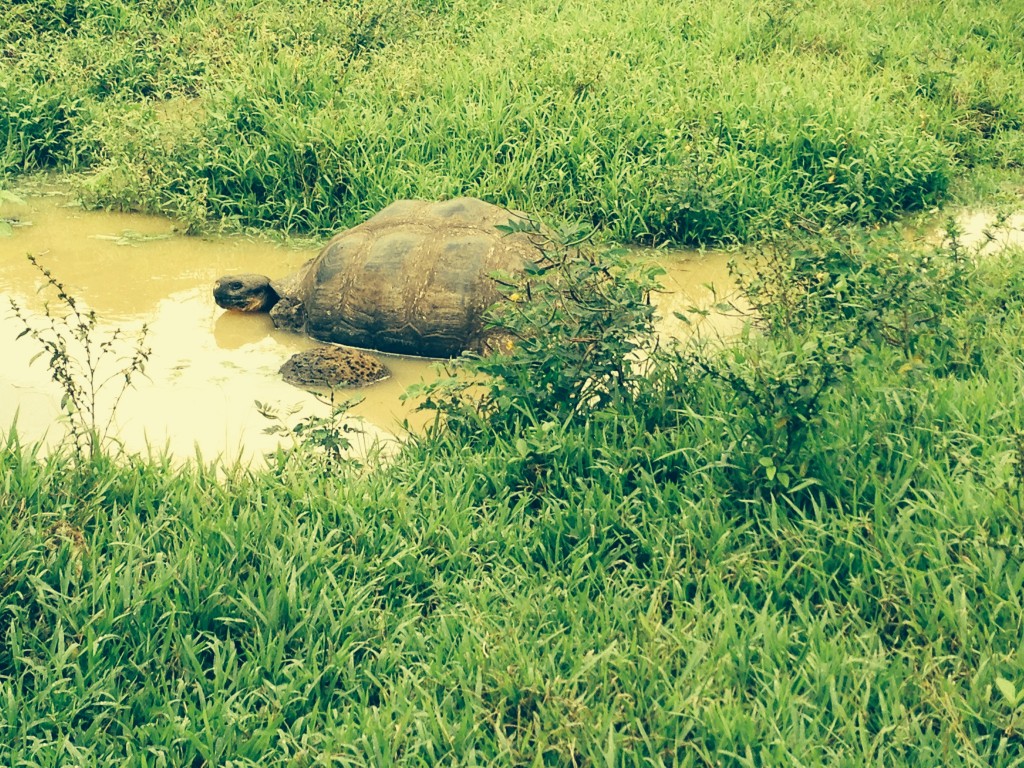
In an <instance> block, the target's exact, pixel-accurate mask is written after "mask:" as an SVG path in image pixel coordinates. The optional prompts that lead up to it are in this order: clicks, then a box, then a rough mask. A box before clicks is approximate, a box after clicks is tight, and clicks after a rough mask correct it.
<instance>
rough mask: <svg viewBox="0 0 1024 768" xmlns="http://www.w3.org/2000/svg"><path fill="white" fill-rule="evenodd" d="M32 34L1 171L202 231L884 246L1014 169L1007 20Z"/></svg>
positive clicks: (409, 19) (501, 12)
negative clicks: (432, 224) (826, 241)
mask: <svg viewBox="0 0 1024 768" xmlns="http://www.w3.org/2000/svg"><path fill="white" fill-rule="evenodd" d="M47 7H48V8H51V11H50V12H49V13H48V14H47V13H42V12H40V13H35V14H30V13H28V12H27V11H26V8H28V6H26V5H24V4H12V5H10V6H9V7H8V9H7V10H6V12H5V17H6V20H7V21H8V24H7V27H6V29H7V32H6V35H5V38H4V39H5V40H6V50H8V51H9V55H8V56H7V57H6V59H5V60H4V64H2V65H0V101H3V100H6V102H7V103H8V104H10V105H12V106H10V107H9V108H8V109H7V110H4V111H3V112H2V113H0V148H2V147H3V144H4V142H3V141H2V138H3V137H4V136H5V135H6V136H7V142H6V149H4V150H3V151H2V152H0V160H2V162H0V165H2V167H3V168H5V169H7V170H8V171H9V172H17V171H21V170H31V169H35V168H47V167H62V168H66V169H71V170H80V171H85V172H88V173H89V177H88V179H87V180H86V181H85V183H84V185H83V194H84V195H85V196H86V197H87V199H89V200H91V201H93V202H94V203H96V204H100V205H114V206H123V207H130V208H142V209H145V210H160V211H164V212H168V213H171V214H172V215H176V216H179V217H181V218H183V219H185V220H186V221H187V222H188V223H189V224H190V225H192V226H194V227H200V226H202V225H203V224H204V222H206V221H207V219H208V218H215V219H228V220H230V221H236V222H238V223H241V224H243V225H247V226H258V227H277V228H284V229H289V230H311V231H314V232H317V233H320V234H326V233H328V232H331V231H335V230H337V229H339V228H341V227H343V226H348V225H351V224H353V223H355V222H357V221H359V220H361V219H362V218H365V217H366V216H367V215H369V214H371V213H373V212H376V211H377V210H380V209H381V208H383V207H384V206H385V205H387V204H388V203H390V202H391V201H393V200H394V199H396V198H399V197H423V198H430V199H433V198H440V197H446V196H453V195H459V194H472V195H477V196H480V197H484V198H486V199H489V200H491V201H494V202H497V203H501V204H507V205H510V206H514V207H518V208H520V209H525V210H529V211H534V212H539V213H542V214H543V215H545V216H547V217H549V218H560V217H561V218H569V219H581V220H583V221H585V222H588V223H590V224H593V225H596V226H598V227H600V228H601V229H602V230H603V231H604V232H605V233H606V235H607V236H608V237H611V238H614V239H618V240H620V241H633V242H637V241H651V242H663V241H675V242H681V243H714V242H722V241H731V240H748V239H757V238H758V237H759V236H760V235H761V234H763V231H764V229H765V228H766V227H770V228H777V227H779V226H784V225H786V224H792V223H794V222H796V223H805V222H808V221H809V222H814V223H821V222H823V221H826V220H832V221H835V220H838V221H853V222H860V223H868V222H873V221H877V220H880V219H881V220H885V219H891V218H892V217H894V216H897V215H899V214H900V213H902V212H905V211H913V210H918V209H922V208H928V207H931V206H933V205H935V204H937V203H940V202H941V201H943V200H944V199H946V198H947V196H948V194H949V190H950V188H951V185H954V184H959V183H961V182H963V183H964V184H963V186H964V187H965V188H969V187H970V186H971V182H970V179H972V178H973V177H974V175H976V174H982V175H983V176H984V175H985V174H989V173H992V172H995V173H1004V174H1011V176H1012V177H1013V178H1017V177H1016V176H1013V174H1018V173H1019V169H1020V167H1021V162H1022V159H1024V145H1022V140H1021V135H1022V133H1021V127H1022V125H1024V102H1022V97H1021V96H1020V94H1019V88H1018V87H1017V84H1018V81H1019V72H1020V69H1021V66H1022V65H1024V50H1022V47H1021V42H1020V35H1019V34H1018V32H1019V29H1020V25H1021V22H1022V19H1024V8H1022V7H1021V5H1020V3H1017V2H1005V3H987V2H977V1H972V0H953V1H952V2H949V3H944V4H942V5H941V6H936V5H935V4H933V3H925V2H906V3H899V4H882V5H879V4H875V3H865V2H863V1H862V0H848V1H847V2H842V3H816V2H809V1H807V0H805V1H804V2H798V3H782V2H777V3H767V4H765V3H757V4H754V3H750V2H749V1H748V0H728V1H727V2H716V3H711V2H698V3H689V4H686V5H683V6H679V5H678V4H665V3H660V2H654V1H653V0H602V2H599V3H593V2H587V3H580V2H567V3H560V4H557V5H555V6H552V5H551V4H550V3H537V2H532V1H531V0H517V1H516V2H503V3H480V2H475V1H474V0H461V1H458V0H452V2H446V3H425V2H419V1H417V0H402V1H400V2H388V3H384V2H376V1H373V2H365V3H337V4H310V3H306V2H295V1H289V0H276V1H275V2H267V3H254V2H251V0H238V1H236V2H231V3H213V2H208V1H207V0H196V1H195V2H189V3H167V2H162V1H161V0H150V1H149V2H145V3H126V2H120V1H119V2H112V3H105V4H90V3H84V4H81V3H76V4H72V3H62V2H52V3H49V4H48V5H47ZM172 11H173V12H172ZM2 26H3V25H2V24H0V28H2Z"/></svg>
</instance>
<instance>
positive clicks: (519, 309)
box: [412, 221, 660, 429]
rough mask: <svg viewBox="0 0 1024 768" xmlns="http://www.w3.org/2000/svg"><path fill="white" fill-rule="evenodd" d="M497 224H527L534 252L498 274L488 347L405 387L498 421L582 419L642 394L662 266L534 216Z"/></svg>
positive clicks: (449, 410) (433, 403)
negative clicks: (518, 267) (449, 371)
mask: <svg viewBox="0 0 1024 768" xmlns="http://www.w3.org/2000/svg"><path fill="white" fill-rule="evenodd" d="M502 229H504V230H505V231H506V232H527V233H530V234H531V235H532V236H533V237H534V238H535V240H536V243H537V245H538V248H539V250H540V256H539V257H538V258H537V259H536V260H535V261H534V262H532V263H528V264H527V265H526V267H525V270H524V271H523V272H522V273H519V274H501V275H498V276H496V280H497V282H498V286H499V289H500V291H501V293H502V297H503V298H502V300H501V301H499V302H498V303H497V304H495V305H494V306H493V307H492V308H491V309H490V310H489V312H488V314H487V322H488V326H489V327H490V329H491V331H492V342H491V347H490V349H489V350H488V351H487V353H486V354H483V355H464V356H463V357H462V358H460V359H459V360H458V361H457V362H456V363H455V368H456V370H458V371H459V373H460V376H459V377H458V378H456V379H447V380H444V379H443V380H441V381H440V382H438V383H436V384H429V385H426V386H424V387H421V388H416V389H414V390H412V393H413V394H415V395H419V396H425V397H426V401H425V405H426V406H427V407H431V408H436V409H438V410H439V411H441V412H442V413H444V414H445V415H446V416H447V417H448V418H449V419H452V418H453V417H454V418H459V417H463V418H464V417H466V416H467V415H468V414H469V412H472V413H473V414H474V416H475V419H482V420H483V421H485V422H487V423H488V424H490V425H491V427H493V428H498V429H502V428H511V427H512V425H514V424H518V423H521V422H527V423H529V422H533V423H539V422H544V421H549V420H554V421H555V422H559V423H564V422H571V421H575V420H586V419H587V418H588V417H589V415H590V414H592V413H594V412H597V411H601V410H605V409H609V410H615V409H619V408H622V407H624V406H625V404H626V403H630V402H633V401H634V400H635V399H637V398H639V397H642V394H643V390H644V383H645V381H646V380H645V373H646V371H647V370H648V367H649V365H650V363H651V359H652V356H653V355H654V354H655V349H656V340H655V336H654V325H653V323H654V308H653V306H652V305H651V303H650V301H649V297H650V292H651V291H652V290H654V289H655V288H656V287H657V282H656V276H657V274H658V273H659V272H660V269H659V268H657V267H653V266H649V265H643V264H638V263H637V262H636V260H635V259H631V258H629V256H628V254H627V253H626V252H625V251H623V250H620V249H612V250H603V251H602V250H597V249H594V248H592V247H589V246H587V245H586V244H585V242H584V239H583V238H582V237H581V233H580V232H574V233H562V234H552V233H549V232H547V231H546V230H543V229H542V228H541V227H540V226H539V225H538V224H537V223H536V222H532V221H510V222H509V224H508V225H507V226H505V227H502ZM481 389H482V390H483V392H482V393H481V391H480V390H481Z"/></svg>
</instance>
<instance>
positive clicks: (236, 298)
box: [213, 275, 281, 312]
mask: <svg viewBox="0 0 1024 768" xmlns="http://www.w3.org/2000/svg"><path fill="white" fill-rule="evenodd" d="M280 298H281V297H280V296H279V295H278V293H277V291H275V290H274V289H273V288H272V287H271V285H270V278H269V277H266V276H264V275H225V276H224V277H222V278H220V279H219V280H218V281H217V284H216V285H215V286H214V287H213V300H214V301H216V302H217V305H218V306H221V307H224V309H233V310H235V311H236V312H268V311H270V308H271V307H273V306H274V305H275V304H276V303H277V302H278V300H279V299H280Z"/></svg>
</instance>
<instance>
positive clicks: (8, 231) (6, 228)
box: [0, 221, 14, 237]
mask: <svg viewBox="0 0 1024 768" xmlns="http://www.w3.org/2000/svg"><path fill="white" fill-rule="evenodd" d="M13 234H14V227H12V226H11V225H10V223H9V222H6V221H0V237H11V236H12V235H13Z"/></svg>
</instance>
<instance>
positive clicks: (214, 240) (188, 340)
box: [0, 192, 730, 461]
mask: <svg viewBox="0 0 1024 768" xmlns="http://www.w3.org/2000/svg"><path fill="white" fill-rule="evenodd" d="M0 220H2V221H5V222H7V223H8V224H9V225H10V226H7V227H4V228H3V231H0V360H2V363H0V428H3V429H6V428H7V427H8V426H10V425H11V424H12V423H15V422H16V425H17V430H18V433H19V435H20V436H21V438H22V439H23V440H24V441H26V442H35V441H43V442H44V443H48V444H53V443H55V442H57V441H59V440H60V439H61V437H62V436H63V435H64V430H65V427H64V425H63V423H62V422H61V411H60V396H61V391H60V389H59V388H58V387H57V385H56V384H54V382H53V381H52V380H51V372H50V368H49V365H48V362H49V358H48V356H46V355H43V356H40V357H38V358H37V359H35V360H34V361H33V358H34V357H35V356H36V355H37V353H38V352H39V351H40V348H39V345H38V343H37V342H35V341H34V340H33V339H31V338H30V337H28V336H25V337H22V338H21V339H18V338H17V337H18V336H19V334H20V333H21V332H22V331H23V330H24V325H23V324H22V322H21V321H20V320H18V319H17V318H16V317H15V316H14V315H13V313H12V312H11V311H10V310H9V306H10V300H12V299H13V300H14V301H15V302H17V303H18V304H19V305H20V306H21V307H23V308H24V310H25V311H26V312H27V313H28V318H29V320H30V322H32V323H33V324H36V325H39V324H42V323H44V322H45V317H44V316H43V314H42V312H43V306H44V303H45V302H47V301H49V303H50V306H51V311H52V312H53V314H57V315H63V314H66V309H65V308H63V307H61V306H60V305H59V302H57V301H56V300H55V298H54V296H53V293H52V291H41V289H42V288H43V287H44V284H45V281H44V279H43V277H42V275H41V274H40V273H39V272H38V270H37V269H36V268H34V267H33V266H32V265H31V264H30V263H29V261H28V259H27V258H26V255H27V254H33V255H35V256H37V257H38V258H39V260H40V262H41V263H42V264H43V265H45V266H46V267H47V268H48V269H50V270H51V271H52V273H53V274H54V276H55V277H56V278H57V279H59V280H60V281H61V282H62V283H63V284H64V285H65V286H66V287H67V289H68V292H69V293H70V294H71V295H72V296H74V297H76V298H77V299H78V300H79V301H80V302H81V304H82V306H83V307H87V308H89V309H92V310H94V311H95V312H96V314H97V316H98V317H99V318H100V321H101V323H100V331H101V332H102V333H101V336H100V338H101V339H102V338H103V334H107V333H109V332H110V331H111V330H113V329H115V328H119V329H121V330H122V331H124V332H125V333H126V334H127V336H128V338H129V339H130V337H131V335H132V333H135V332H137V331H138V330H139V329H140V328H141V327H142V325H143V324H145V325H146V326H147V327H148V336H147V344H148V345H149V347H150V348H151V350H152V353H151V356H150V358H149V361H148V363H147V366H146V376H145V377H144V378H137V379H136V381H135V384H134V386H133V387H132V388H131V389H129V390H128V391H126V392H125V394H124V396H123V397H122V399H121V401H120V402H119V403H118V406H117V409H116V412H115V420H114V422H113V423H112V425H111V430H110V433H111V434H113V435H115V436H116V437H117V439H118V440H120V441H121V442H122V443H123V444H124V445H125V447H126V448H127V449H128V450H129V451H132V452H145V451H146V450H148V448H149V447H152V448H153V449H154V450H158V451H159V450H164V449H166V450H167V451H168V452H169V453H170V454H171V455H172V456H176V457H186V458H187V457H191V456H194V455H195V454H196V451H197V450H198V451H199V452H200V454H201V455H202V457H203V458H204V459H207V460H209V459H213V458H216V457H224V458H225V459H228V460H234V459H235V458H239V459H242V460H243V461H251V460H252V459H253V458H256V457H260V456H262V455H264V454H265V453H267V452H269V451H271V450H273V448H274V447H275V445H277V444H278V443H279V441H280V440H281V438H280V437H275V436H270V435H267V434H264V429H265V428H266V427H267V426H268V424H269V423H268V422H267V420H266V419H265V418H264V417H263V416H261V415H260V414H259V412H258V410H257V408H256V405H255V402H256V401H261V402H263V403H268V404H270V405H272V406H275V407H278V408H279V409H281V410H282V411H289V410H292V409H296V408H297V409H299V410H298V412H297V413H295V414H294V415H292V416H289V417H288V419H289V422H294V420H296V419H298V418H301V417H302V416H304V415H309V414H313V413H326V412H327V408H326V406H324V405H322V404H321V403H319V402H317V401H316V399H315V398H314V397H313V396H312V395H310V394H309V393H306V392H303V391H302V390H300V389H297V388H295V387H292V386H290V385H289V384H286V383H285V382H284V381H282V380H281V378H280V376H279V374H278V369H279V368H280V366H281V364H282V363H283V362H284V361H285V360H287V359H288V357H289V356H290V355H292V354H294V353H295V352H298V351H301V350H304V349H308V348H310V347H311V346H313V345H315V344H316V342H314V341H312V340H310V339H308V338H306V337H305V336H302V335H298V334H293V333H288V332H284V331H278V330H276V329H274V328H273V326H272V325H271V323H270V319H269V317H268V316H266V315H245V314H239V313H233V312H225V311H224V310H222V309H220V308H219V307H218V306H216V304H215V303H214V301H213V297H212V294H211V289H212V286H213V284H214V281H215V280H216V279H217V278H218V277H220V276H221V275H224V274H229V273H232V272H257V273H262V274H267V275H271V276H282V275H286V274H288V273H289V272H291V271H292V270H294V269H296V268H298V267H299V266H301V265H302V264H303V263H304V262H305V261H307V260H308V259H310V258H312V257H313V256H314V255H316V253H317V251H318V245H317V244H313V243H309V244H306V246H305V247H300V246H295V245H286V244H282V243H280V242H274V241H270V240H261V239H256V238H249V237H242V236H230V237H203V238H199V237H186V236H184V235H182V234H180V233H178V232H177V231H176V230H175V227H174V223H173V222H172V221H170V220H168V219H164V218H161V217H158V216H143V215H138V214H124V213H112V212H104V211H85V210H83V209H82V208H81V207H79V206H77V205H75V204H74V201H73V199H72V198H71V197H70V196H69V195H68V194H66V193H63V192H49V193H46V194H32V195H22V196H21V199H20V200H4V201H2V202H0ZM657 258H658V260H659V261H660V262H661V263H662V265H663V266H664V267H665V268H666V270H667V274H666V275H664V276H663V277H662V282H663V283H664V284H665V286H666V292H665V293H662V294H660V295H658V296H656V297H655V298H656V301H657V303H658V306H659V310H660V313H661V314H662V315H664V316H665V317H667V318H672V317H673V311H675V310H685V309H687V308H688V307H690V306H693V305H702V304H707V303H708V302H709V301H710V297H711V294H710V292H709V290H708V289H707V288H706V287H705V286H706V285H707V284H712V283H713V284H717V285H719V286H721V285H728V284H730V282H729V278H728V270H727V267H726V263H727V261H728V257H727V256H726V255H725V254H718V253H713V254H707V255H703V256H702V255H694V254H683V253H678V252H677V253H659V254H657ZM728 322H730V321H725V326H723V327H726V328H727V325H728ZM673 324H678V327H676V326H675V325H673ZM683 327H684V326H683V325H682V324H681V323H678V321H675V320H674V319H672V320H668V321H666V328H667V329H668V330H669V332H676V331H682V329H683ZM124 348H125V352H128V351H130V345H129V344H125V345H124ZM381 357H382V359H383V360H384V362H385V363H386V365H387V366H388V367H389V368H390V369H391V372H392V376H391V378H390V379H388V380H386V381H384V382H381V383H378V384H375V385H372V386H369V387H364V388H360V389H357V390H350V391H344V390H343V391H342V392H341V393H340V394H341V396H342V397H350V396H352V397H361V398H363V400H362V402H361V403H360V404H359V405H357V406H356V407H355V408H353V409H352V411H351V413H352V414H353V416H354V417H356V419H357V423H356V426H357V427H358V429H359V430H360V432H359V433H356V434H355V435H354V438H355V442H356V443H357V445H359V444H364V445H365V444H369V443H370V442H372V441H373V440H383V441H385V442H387V441H394V440H396V439H400V437H401V436H402V435H403V434H405V424H406V423H408V425H409V426H410V427H411V428H413V429H418V428H421V427H422V426H423V425H424V424H425V423H426V422H427V421H428V420H429V419H430V418H431V415H430V414H429V413H419V412H416V411H415V410H414V407H413V405H412V404H411V403H403V402H402V401H401V400H400V395H401V394H402V393H403V392H404V391H405V389H406V387H408V386H409V385H410V384H413V383H416V382H420V381H424V380H429V379H430V378H432V377H434V376H436V375H437V373H436V369H435V368H436V364H435V362H434V361H429V360H423V359H414V358H403V357H395V356H388V355H382V356H381ZM117 389H118V387H117V386H116V382H114V383H112V385H111V386H110V387H109V388H108V390H107V392H108V395H109V396H112V395H113V393H114V392H115V391H116V390H117ZM104 407H105V406H104V404H103V403H101V406H100V409H99V410H100V412H101V413H102V412H103V409H104Z"/></svg>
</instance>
